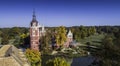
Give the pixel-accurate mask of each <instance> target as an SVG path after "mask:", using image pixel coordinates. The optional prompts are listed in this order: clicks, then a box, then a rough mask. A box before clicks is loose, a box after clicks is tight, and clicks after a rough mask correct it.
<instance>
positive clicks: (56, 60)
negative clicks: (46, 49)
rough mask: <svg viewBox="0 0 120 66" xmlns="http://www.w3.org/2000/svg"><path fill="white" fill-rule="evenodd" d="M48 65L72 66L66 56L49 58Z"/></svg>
mask: <svg viewBox="0 0 120 66" xmlns="http://www.w3.org/2000/svg"><path fill="white" fill-rule="evenodd" d="M46 66H70V64H69V63H67V61H66V60H65V59H64V58H60V57H56V58H54V59H53V60H48V61H47V62H46Z"/></svg>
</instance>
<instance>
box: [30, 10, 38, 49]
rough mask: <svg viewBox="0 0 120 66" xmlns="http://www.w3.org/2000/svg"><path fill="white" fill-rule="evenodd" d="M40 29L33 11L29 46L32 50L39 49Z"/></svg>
mask: <svg viewBox="0 0 120 66" xmlns="http://www.w3.org/2000/svg"><path fill="white" fill-rule="evenodd" d="M39 39H40V30H39V23H38V21H37V20H36V16H35V11H34V12H33V19H32V21H31V24H30V47H31V49H33V50H38V51H39Z"/></svg>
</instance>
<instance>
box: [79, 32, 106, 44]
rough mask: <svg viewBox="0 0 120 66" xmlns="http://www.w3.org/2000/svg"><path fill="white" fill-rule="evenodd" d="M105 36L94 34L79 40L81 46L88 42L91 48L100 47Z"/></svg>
mask: <svg viewBox="0 0 120 66" xmlns="http://www.w3.org/2000/svg"><path fill="white" fill-rule="evenodd" d="M104 36H105V35H103V34H95V35H92V36H89V37H86V38H84V39H81V40H80V43H81V44H86V43H87V42H90V45H93V46H99V45H101V42H102V39H103V38H104Z"/></svg>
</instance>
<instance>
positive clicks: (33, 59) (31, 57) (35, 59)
mask: <svg viewBox="0 0 120 66" xmlns="http://www.w3.org/2000/svg"><path fill="white" fill-rule="evenodd" d="M25 55H26V57H27V58H28V61H29V62H30V63H31V66H41V54H40V52H39V51H37V50H31V49H27V50H26V52H25Z"/></svg>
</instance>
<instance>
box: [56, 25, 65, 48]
mask: <svg viewBox="0 0 120 66" xmlns="http://www.w3.org/2000/svg"><path fill="white" fill-rule="evenodd" d="M56 31H57V34H56V36H55V37H56V44H57V45H58V46H63V44H64V43H65V41H66V39H67V37H66V29H65V27H64V26H60V27H58V28H57V29H56Z"/></svg>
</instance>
